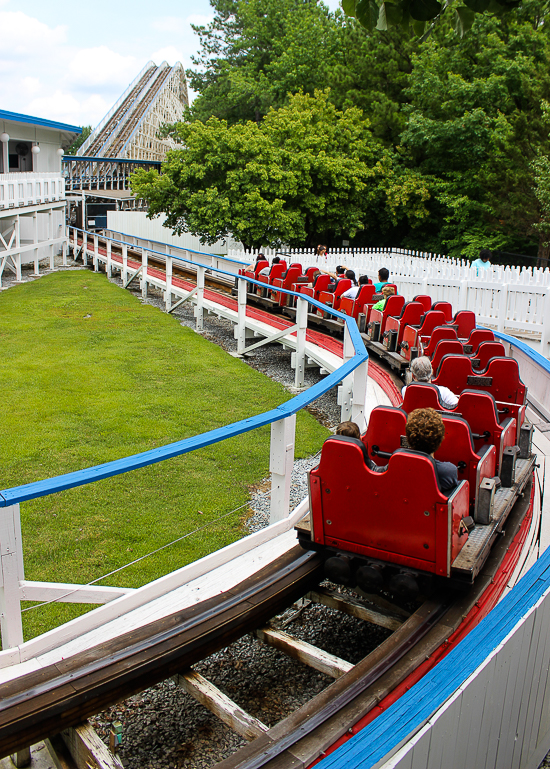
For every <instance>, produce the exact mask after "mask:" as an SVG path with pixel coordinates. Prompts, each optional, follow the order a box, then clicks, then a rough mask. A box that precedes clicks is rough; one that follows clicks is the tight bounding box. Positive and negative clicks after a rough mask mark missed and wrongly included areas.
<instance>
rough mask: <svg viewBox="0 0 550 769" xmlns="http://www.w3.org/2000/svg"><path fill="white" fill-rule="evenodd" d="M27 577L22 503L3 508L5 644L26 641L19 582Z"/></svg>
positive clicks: (0, 590)
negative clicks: (21, 516)
mask: <svg viewBox="0 0 550 769" xmlns="http://www.w3.org/2000/svg"><path fill="white" fill-rule="evenodd" d="M23 579H24V574H23V550H22V546H21V519H20V517H19V505H10V507H4V508H2V509H0V631H1V633H2V647H3V648H4V649H10V648H13V647H14V646H19V644H21V643H23V625H22V623H21V601H20V599H19V583H20V581H22V580H23Z"/></svg>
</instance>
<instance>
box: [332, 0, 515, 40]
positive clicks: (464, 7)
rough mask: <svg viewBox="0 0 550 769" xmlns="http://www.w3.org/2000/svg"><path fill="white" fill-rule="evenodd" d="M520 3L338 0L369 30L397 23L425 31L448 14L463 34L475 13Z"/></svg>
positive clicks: (501, 0)
mask: <svg viewBox="0 0 550 769" xmlns="http://www.w3.org/2000/svg"><path fill="white" fill-rule="evenodd" d="M520 3H521V0H464V2H462V0H443V2H439V0H390V2H385V0H342V8H343V9H344V13H346V15H348V16H353V17H355V18H356V19H357V21H358V22H359V23H360V24H361V26H362V27H364V28H365V29H368V30H369V32H372V31H373V30H374V29H378V30H387V29H390V28H392V27H401V28H403V29H405V30H407V31H408V32H409V33H412V34H414V35H417V36H418V37H422V36H425V35H429V34H430V33H431V32H432V31H433V29H434V28H435V26H436V25H437V24H438V23H439V22H441V20H442V19H443V17H444V16H445V17H446V18H448V17H449V15H451V19H452V23H453V26H454V30H455V32H456V33H457V34H458V35H460V37H463V36H464V34H465V33H466V32H468V30H470V29H471V27H472V25H473V23H474V21H475V19H476V14H480V13H488V14H492V15H497V16H502V15H504V14H505V13H506V12H507V11H511V10H512V9H513V8H517V7H518V6H519V5H520Z"/></svg>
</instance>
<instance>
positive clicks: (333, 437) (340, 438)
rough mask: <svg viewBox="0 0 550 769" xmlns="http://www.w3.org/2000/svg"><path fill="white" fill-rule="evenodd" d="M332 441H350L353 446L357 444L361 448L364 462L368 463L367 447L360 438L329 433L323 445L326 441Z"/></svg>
mask: <svg viewBox="0 0 550 769" xmlns="http://www.w3.org/2000/svg"><path fill="white" fill-rule="evenodd" d="M329 441H330V442H331V443H333V442H334V441H338V442H340V443H351V444H353V445H355V446H358V447H359V448H360V449H361V452H362V454H363V459H364V460H365V464H366V465H367V466H368V465H369V455H368V452H367V447H366V446H365V444H364V443H363V441H362V440H361V439H360V438H351V437H350V436H348V435H329V437H328V438H327V439H326V440H325V441H324V443H323V446H324V445H325V443H328V442H329Z"/></svg>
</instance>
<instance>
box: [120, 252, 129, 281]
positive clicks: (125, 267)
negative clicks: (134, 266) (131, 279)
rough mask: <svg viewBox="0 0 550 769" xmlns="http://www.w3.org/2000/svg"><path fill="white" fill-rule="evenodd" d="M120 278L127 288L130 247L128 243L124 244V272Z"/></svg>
mask: <svg viewBox="0 0 550 769" xmlns="http://www.w3.org/2000/svg"><path fill="white" fill-rule="evenodd" d="M120 278H121V280H122V285H123V286H125V285H126V281H127V280H128V246H127V245H126V243H123V244H122V271H121V274H120Z"/></svg>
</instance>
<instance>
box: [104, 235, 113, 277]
mask: <svg viewBox="0 0 550 769" xmlns="http://www.w3.org/2000/svg"><path fill="white" fill-rule="evenodd" d="M112 248H113V244H112V243H111V241H110V240H107V265H106V271H107V277H108V278H110V277H111V276H112V274H113V264H112Z"/></svg>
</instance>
